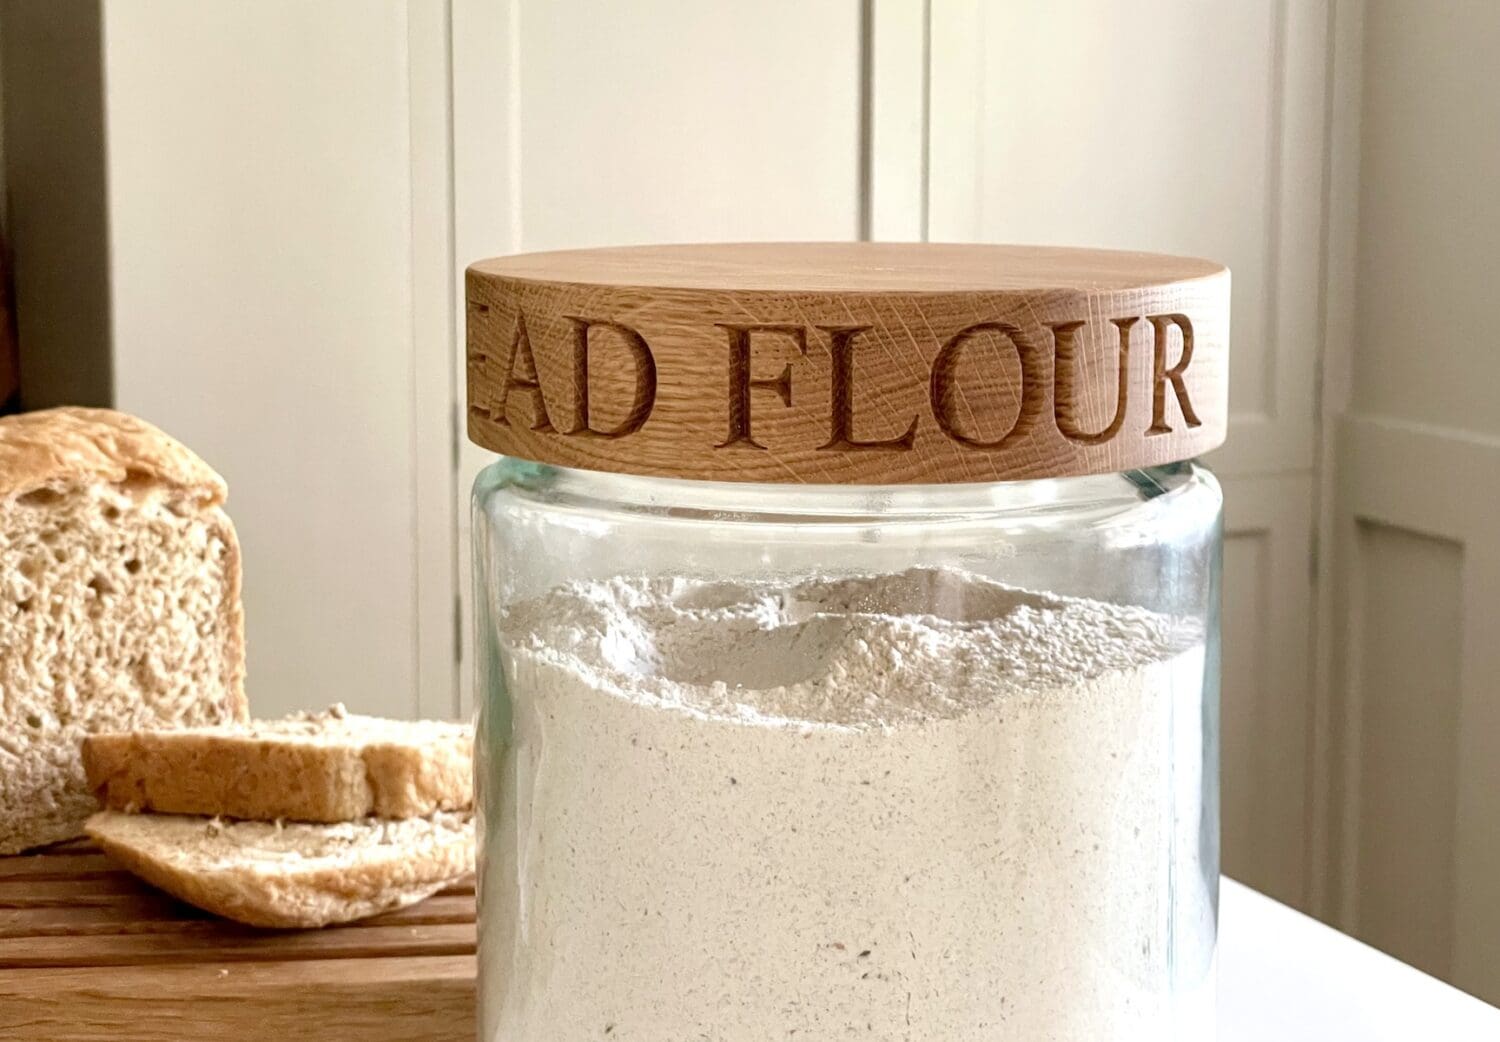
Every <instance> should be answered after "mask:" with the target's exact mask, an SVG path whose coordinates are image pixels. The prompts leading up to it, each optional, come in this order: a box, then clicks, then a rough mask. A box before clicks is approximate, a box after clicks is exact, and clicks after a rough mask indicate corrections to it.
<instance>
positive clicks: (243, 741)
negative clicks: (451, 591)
mask: <svg viewBox="0 0 1500 1042" xmlns="http://www.w3.org/2000/svg"><path fill="white" fill-rule="evenodd" d="M361 720H365V721H368V722H369V724H371V725H372V732H373V733H371V734H370V736H368V737H362V736H361V733H360V730H359V722H360V721H361ZM318 721H319V718H318V717H310V718H303V719H301V720H299V721H297V722H298V723H303V724H306V725H308V726H310V727H313V728H316V727H317V726H318ZM322 722H323V723H325V724H329V725H332V727H336V728H337V730H334V729H332V728H331V729H330V731H329V733H328V736H327V738H326V739H323V740H309V738H308V737H306V736H288V735H286V734H278V733H276V732H275V731H273V730H271V728H274V727H276V726H277V724H276V723H274V722H273V723H271V724H266V725H259V726H257V725H251V726H250V727H246V728H214V729H206V728H205V729H195V730H186V731H177V732H173V731H132V732H128V733H105V734H95V735H90V736H88V737H87V738H85V739H84V741H83V767H84V771H85V773H86V774H87V776H88V781H89V786H90V788H92V789H93V791H94V794H95V795H96V797H97V798H98V800H99V802H100V804H101V805H102V806H104V807H106V808H109V809H111V810H118V811H125V812H154V813H166V814H198V815H209V816H222V817H226V818H236V819H244V820H257V821H275V820H278V819H285V820H287V821H309V822H327V823H333V822H340V821H354V820H357V819H359V818H363V817H367V816H372V815H373V816H376V817H381V818H414V817H425V816H426V815H429V814H432V813H433V812H435V811H443V810H448V811H463V810H468V809H469V808H470V807H472V806H473V799H474V786H473V735H472V733H471V732H470V731H469V729H468V728H465V727H461V726H460V725H457V724H452V725H444V724H436V723H432V722H424V723H421V724H417V725H412V732H411V735H410V737H409V738H405V739H404V740H393V739H391V738H389V737H386V733H387V731H388V730H389V729H390V728H391V727H393V726H395V727H400V726H402V725H393V724H392V723H391V722H389V721H377V720H371V719H370V718H362V717H349V718H347V720H345V719H344V718H342V717H341V718H339V719H338V720H337V721H335V720H333V719H324V720H323V721H322ZM341 724H342V725H345V726H339V725H341ZM347 725H353V726H352V727H350V726H347ZM376 728H378V730H377V729H376Z"/></svg>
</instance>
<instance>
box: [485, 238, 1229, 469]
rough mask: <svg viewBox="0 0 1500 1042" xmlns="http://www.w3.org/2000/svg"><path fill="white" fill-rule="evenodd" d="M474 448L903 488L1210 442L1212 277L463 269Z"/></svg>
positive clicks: (605, 256)
mask: <svg viewBox="0 0 1500 1042" xmlns="http://www.w3.org/2000/svg"><path fill="white" fill-rule="evenodd" d="M466 293H467V298H468V327H469V328H468V385H469V421H468V426H469V437H470V438H471V439H473V440H474V441H475V442H476V443H478V444H479V445H482V446H485V447H486V448H490V449H494V450H495V451H497V452H500V453H504V454H505V455H509V456H518V457H521V458H524V459H531V460H537V461H539V462H543V463H551V464H556V465H558V466H564V467H581V468H584V469H589V470H605V471H616V472H623V473H630V474H650V475H657V476H662V477H676V478H696V479H700V480H714V481H768V482H782V483H811V484H898V483H937V482H961V481H997V480H1007V479H1015V478H1037V477H1057V476H1064V475H1074V474H1097V473H1105V472H1110V471H1120V470H1130V469H1133V468H1136V467H1145V466H1153V465H1156V464H1160V463H1168V462H1171V461H1174V460H1180V459H1186V458H1189V457H1192V456H1196V455H1199V454H1200V453H1203V452H1205V451H1207V450H1208V449H1211V448H1213V447H1215V446H1216V445H1218V444H1220V443H1221V442H1222V441H1223V440H1224V431H1225V421H1226V414H1227V406H1228V401H1227V378H1228V371H1229V365H1228V361H1229V359H1228V349H1229V272H1228V270H1227V269H1226V268H1224V267H1223V266H1222V265H1219V264H1214V263H1212V262H1210V261H1205V260H1197V259H1193V258H1186V257H1167V256H1161V255H1157V254H1148V253H1124V252H1117V251H1108V250H1079V249H1055V248H1045V247H1030V246H980V245H945V244H927V243H923V244H901V245H898V244H885V243H741V244H732V245H701V246H638V247H621V248H613V249H599V250H571V251H564V252H557V253H533V254H521V255H518V256H514V257H502V258H498V259H495V260H487V261H481V262H480V263H478V264H475V265H474V266H473V267H471V268H470V269H469V271H468V275H467V279H466Z"/></svg>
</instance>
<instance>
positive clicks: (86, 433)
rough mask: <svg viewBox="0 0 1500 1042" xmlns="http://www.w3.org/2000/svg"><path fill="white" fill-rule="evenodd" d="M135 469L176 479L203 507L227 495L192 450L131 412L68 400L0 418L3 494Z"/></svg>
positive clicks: (111, 477) (106, 478)
mask: <svg viewBox="0 0 1500 1042" xmlns="http://www.w3.org/2000/svg"><path fill="white" fill-rule="evenodd" d="M133 475H139V476H141V477H144V478H149V479H151V480H154V481H160V482H163V483H165V484H170V485H178V486H180V487H181V488H183V489H184V490H185V491H187V492H189V493H190V494H191V495H192V497H193V498H194V499H195V500H197V501H198V503H199V504H200V505H201V506H218V505H220V504H222V503H223V502H224V499H225V497H226V496H227V495H228V490H227V488H226V486H225V484H224V479H223V478H222V477H220V476H219V474H218V472H216V471H215V470H214V469H213V468H212V467H210V466H209V465H208V464H207V463H204V462H203V460H201V459H199V458H198V456H197V455H196V454H194V453H193V452H192V451H191V450H190V449H188V448H187V447H185V446H184V445H183V444H182V443H181V442H179V441H177V440H176V439H175V438H172V437H171V436H170V435H168V434H166V433H164V432H163V431H161V430H160V429H158V428H157V427H154V426H152V425H151V424H149V423H147V422H146V421H145V420H142V419H139V418H137V417H135V416H130V415H128V414H126V413H122V412H116V411H115V410H113V409H86V408H83V407H81V406H71V405H70V406H63V407H61V408H57V409H40V410H38V411H36V412H26V413H21V414H19V415H16V416H7V417H5V418H4V420H0V499H9V498H11V497H13V496H22V495H25V494H26V493H28V492H35V491H36V490H37V489H39V488H60V487H62V486H66V485H74V484H88V483H91V482H96V481H103V482H111V483H117V482H122V481H126V480H128V479H129V478H130V477H132V476H133Z"/></svg>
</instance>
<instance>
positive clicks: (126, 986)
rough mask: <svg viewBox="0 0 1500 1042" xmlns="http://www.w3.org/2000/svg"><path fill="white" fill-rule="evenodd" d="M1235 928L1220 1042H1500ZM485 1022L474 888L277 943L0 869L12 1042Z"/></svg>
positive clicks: (1262, 921) (359, 1036)
mask: <svg viewBox="0 0 1500 1042" xmlns="http://www.w3.org/2000/svg"><path fill="white" fill-rule="evenodd" d="M1221 921H1222V930H1221V939H1220V954H1219V960H1220V962H1219V969H1220V973H1219V1042H1418V1040H1420V1042H1428V1040H1431V1042H1500V1010H1496V1009H1494V1008H1493V1007H1491V1006H1488V1005H1486V1004H1484V1003H1482V1002H1480V1001H1479V1000H1478V999H1475V998H1471V997H1470V996H1468V995H1465V994H1463V993H1462V992H1459V991H1457V990H1455V989H1453V988H1450V987H1449V986H1447V985H1446V984H1443V983H1441V982H1439V981H1437V980H1434V979H1433V978H1431V977H1428V976H1426V975H1425V974H1422V973H1419V972H1418V971H1417V970H1414V969H1412V968H1411V967H1409V966H1405V965H1403V964H1401V963H1399V962H1397V961H1396V960H1395V959H1392V958H1390V957H1389V956H1386V955H1382V954H1381V953H1380V952H1377V951H1375V950H1374V949H1372V948H1368V947H1366V946H1365V945H1362V944H1360V943H1359V942H1358V941H1355V940H1352V939H1350V938H1349V937H1346V936H1344V935H1343V934H1340V933H1338V932H1336V931H1334V930H1331V929H1329V928H1328V927H1326V926H1324V925H1322V924H1321V923H1317V922H1315V921H1313V920H1312V919H1309V918H1307V917H1306V916H1303V915H1300V914H1299V913H1297V912H1294V911H1292V910H1291V909H1289V908H1287V907H1286V906H1284V905H1280V904H1277V903H1276V902H1275V901H1272V900H1271V899H1270V898H1268V897H1265V896H1263V895H1261V894H1258V893H1256V892H1255V891H1253V890H1250V889H1248V888H1246V887H1243V886H1241V885H1239V884H1238V883H1235V882H1233V881H1231V880H1225V881H1224V889H1223V903H1222V915H1221ZM473 1025H474V891H473V888H472V887H467V886H464V887H457V888H454V889H450V890H446V891H444V892H443V893H442V894H440V895H438V896H436V897H433V898H431V899H429V900H427V901H424V902H423V903H422V904H420V905H417V906H415V907H413V908H408V909H405V910H403V911H400V912H395V913H393V914H391V915H385V916H380V917H379V918H376V919H370V920H367V921H365V922H364V923H359V924H354V925H350V926H344V927H333V928H330V929H327V930H313V931H304V932H278V931H263V930H251V929H248V928H243V927H238V926H234V925H232V924H229V923H225V922H222V921H220V920H217V919H212V918H210V917H208V916H206V915H204V914H203V913H200V912H198V911H196V910H195V909H192V908H189V907H187V906H185V905H182V904H179V903H178V902H176V901H173V900H172V899H170V898H168V897H166V896H165V895H163V894H161V893H159V892H157V891H155V890H152V889H150V888H149V887H146V886H144V885H143V884H141V883H138V882H137V881H136V880H135V879H133V878H132V877H130V876H128V875H126V874H125V873H123V872H121V871H119V870H118V869H116V868H115V867H114V866H113V865H112V864H111V863H110V862H109V861H108V859H106V858H105V857H104V856H103V855H102V854H100V853H98V852H97V851H96V850H94V849H92V848H91V847H90V846H89V845H88V844H86V843H81V842H80V843H70V844H63V845H61V846H58V847H54V848H51V849H50V850H49V851H47V852H46V853H44V854H38V855H32V856H27V857H18V858H0V1040H4V1042H64V1040H66V1042H148V1040H149V1042H200V1040H204V1039H213V1040H219V1039H223V1040H225V1042H229V1040H233V1042H258V1040H276V1042H290V1040H297V1039H308V1040H309V1042H313V1040H316V1042H470V1040H472V1039H473V1037H474V1026H473ZM525 1042H532V1040H525ZM953 1042H959V1040H953ZM1100 1042H1107V1040H1100Z"/></svg>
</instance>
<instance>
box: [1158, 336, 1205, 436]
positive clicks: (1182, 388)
mask: <svg viewBox="0 0 1500 1042" xmlns="http://www.w3.org/2000/svg"><path fill="white" fill-rule="evenodd" d="M1146 320H1147V321H1148V322H1150V323H1151V326H1152V328H1153V329H1154V330H1155V331H1156V356H1155V361H1154V364H1153V365H1152V367H1151V373H1152V376H1151V426H1150V427H1148V428H1146V433H1147V434H1171V433H1172V426H1171V424H1169V423H1167V381H1169V380H1170V381H1171V382H1172V393H1173V394H1175V395H1176V396H1177V405H1178V408H1180V409H1181V410H1182V419H1183V422H1184V423H1186V424H1187V425H1188V426H1189V427H1201V426H1202V425H1203V421H1202V420H1200V419H1198V414H1197V413H1196V412H1194V411H1193V403H1192V402H1190V401H1188V393H1187V385H1186V384H1185V383H1183V380H1182V374H1183V372H1184V371H1185V370H1186V369H1187V367H1188V363H1189V362H1191V361H1192V360H1193V323H1192V322H1191V320H1189V319H1188V317H1187V316H1186V315H1179V314H1172V315H1147V316H1146ZM1173 326H1176V327H1177V328H1178V329H1180V330H1181V331H1182V357H1180V358H1178V359H1177V364H1176V365H1174V366H1173V367H1172V368H1170V369H1168V368H1167V333H1168V331H1169V330H1170V329H1171V328H1172V327H1173Z"/></svg>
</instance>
